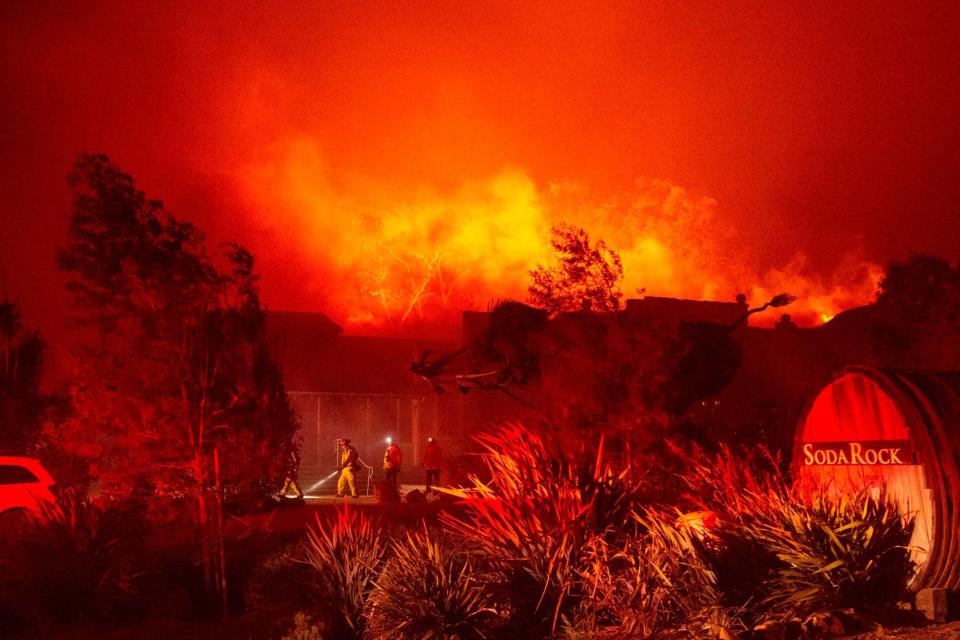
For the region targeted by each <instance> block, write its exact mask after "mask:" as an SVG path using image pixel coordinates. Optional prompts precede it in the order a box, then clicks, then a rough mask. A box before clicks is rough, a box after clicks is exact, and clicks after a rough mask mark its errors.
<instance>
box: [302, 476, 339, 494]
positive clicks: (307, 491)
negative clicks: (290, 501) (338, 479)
mask: <svg viewBox="0 0 960 640" xmlns="http://www.w3.org/2000/svg"><path fill="white" fill-rule="evenodd" d="M338 473H340V472H339V471H334V472H333V473H331V474H330V475H328V476H327V477H326V478H321V479H319V480H317V481H316V482H314V483H313V485H312V486H311V487H310V488H309V489H307V490H306V491H304V493H310V492H311V491H313V490H314V489H316V488H317V487H319V486H320V485H322V484H323V483H324V482H326V481H327V480H329V479H330V478H332V477H333V476H335V475H337V474H338Z"/></svg>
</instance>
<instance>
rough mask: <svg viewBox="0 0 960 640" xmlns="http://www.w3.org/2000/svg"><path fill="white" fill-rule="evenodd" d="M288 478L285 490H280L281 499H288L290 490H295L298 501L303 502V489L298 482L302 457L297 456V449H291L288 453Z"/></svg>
mask: <svg viewBox="0 0 960 640" xmlns="http://www.w3.org/2000/svg"><path fill="white" fill-rule="evenodd" d="M286 466H287V476H286V478H284V480H283V488H282V489H280V498H281V499H282V498H286V497H287V492H288V491H289V490H290V489H293V490H294V492H295V493H296V494H297V499H298V500H303V489H301V488H300V483H299V482H297V471H298V470H299V469H300V457H299V456H298V455H297V451H296V449H291V450H290V451H289V453H287V460H286Z"/></svg>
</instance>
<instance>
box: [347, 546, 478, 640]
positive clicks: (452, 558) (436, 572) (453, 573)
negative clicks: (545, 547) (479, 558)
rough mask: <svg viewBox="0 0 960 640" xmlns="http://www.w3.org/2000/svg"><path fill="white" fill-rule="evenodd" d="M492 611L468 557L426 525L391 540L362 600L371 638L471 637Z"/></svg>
mask: <svg viewBox="0 0 960 640" xmlns="http://www.w3.org/2000/svg"><path fill="white" fill-rule="evenodd" d="M495 616H496V611H495V610H494V609H493V608H492V607H491V598H490V596H489V594H488V593H487V592H486V590H485V589H484V585H483V583H482V581H481V580H479V579H478V577H477V575H476V573H475V569H474V566H473V564H472V563H471V561H470V560H469V558H468V556H467V555H466V554H465V553H464V552H462V551H457V550H456V549H454V548H452V546H451V544H450V543H449V541H447V540H445V539H444V538H437V537H436V536H432V535H431V534H430V533H429V532H428V531H427V530H426V529H424V531H422V532H415V533H413V534H410V533H408V534H407V535H406V537H405V538H402V539H400V540H397V541H395V542H394V543H393V545H392V553H391V557H390V560H389V561H388V562H387V564H386V566H385V567H384V569H383V572H382V573H381V574H380V577H379V578H378V579H377V582H376V587H374V589H373V591H372V592H371V593H370V597H369V598H368V599H367V625H366V634H367V636H368V637H370V638H376V639H377V640H472V639H479V638H486V637H487V635H486V634H485V632H484V630H485V629H486V628H487V627H488V626H489V624H490V622H491V621H492V619H493V618H494V617H495Z"/></svg>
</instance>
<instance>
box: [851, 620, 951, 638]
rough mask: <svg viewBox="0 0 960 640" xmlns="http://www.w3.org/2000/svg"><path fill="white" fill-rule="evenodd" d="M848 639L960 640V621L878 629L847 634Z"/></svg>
mask: <svg viewBox="0 0 960 640" xmlns="http://www.w3.org/2000/svg"><path fill="white" fill-rule="evenodd" d="M847 638H848V640H881V639H884V638H896V640H960V622H949V623H947V624H933V625H930V626H927V627H898V628H896V629H883V628H880V629H877V630H875V631H870V632H868V633H858V634H857V635H855V636H847Z"/></svg>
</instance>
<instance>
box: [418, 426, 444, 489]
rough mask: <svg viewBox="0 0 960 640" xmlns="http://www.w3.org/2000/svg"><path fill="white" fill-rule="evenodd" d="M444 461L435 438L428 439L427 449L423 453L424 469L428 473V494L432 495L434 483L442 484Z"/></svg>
mask: <svg viewBox="0 0 960 640" xmlns="http://www.w3.org/2000/svg"><path fill="white" fill-rule="evenodd" d="M442 461H443V454H442V453H441V452H440V445H438V444H437V441H436V440H434V439H433V438H427V448H426V449H424V451H423V468H424V469H425V470H426V472H427V488H426V491H425V492H426V493H430V487H431V486H433V484H434V483H436V484H440V463H441V462H442Z"/></svg>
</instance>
